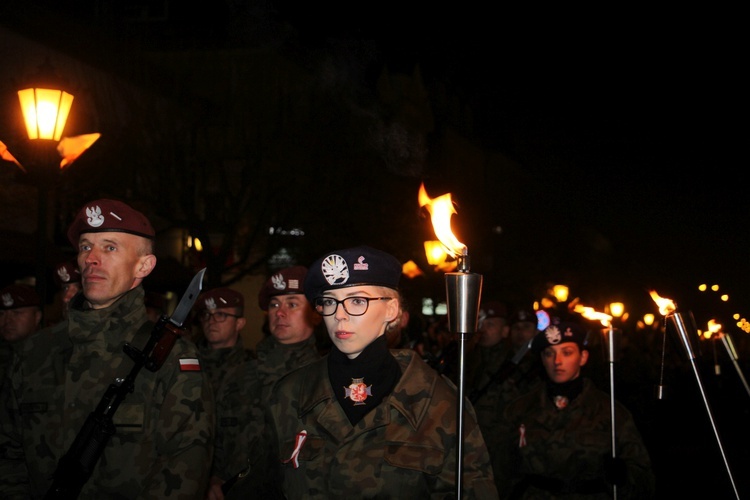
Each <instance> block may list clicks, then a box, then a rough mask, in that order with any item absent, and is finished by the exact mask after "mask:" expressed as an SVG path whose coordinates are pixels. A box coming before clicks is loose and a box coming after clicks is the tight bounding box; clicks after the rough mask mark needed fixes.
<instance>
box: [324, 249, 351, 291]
mask: <svg viewBox="0 0 750 500" xmlns="http://www.w3.org/2000/svg"><path fill="white" fill-rule="evenodd" d="M320 267H321V271H323V277H324V278H325V279H326V281H327V282H328V284H329V285H343V284H344V283H346V282H347V281H349V266H347V265H346V261H345V260H344V258H343V257H342V256H340V255H336V254H332V255H329V256H328V257H326V258H325V259H323V263H322V264H321V265H320Z"/></svg>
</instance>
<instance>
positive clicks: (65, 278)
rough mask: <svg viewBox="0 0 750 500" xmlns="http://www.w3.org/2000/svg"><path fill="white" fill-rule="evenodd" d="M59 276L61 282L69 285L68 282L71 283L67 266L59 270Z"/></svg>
mask: <svg viewBox="0 0 750 500" xmlns="http://www.w3.org/2000/svg"><path fill="white" fill-rule="evenodd" d="M57 275H58V276H59V277H60V281H62V282H63V283H67V282H68V281H70V273H69V272H68V270H67V269H66V268H65V266H63V267H61V268H60V269H58V270H57Z"/></svg>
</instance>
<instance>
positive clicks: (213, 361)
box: [193, 287, 251, 394]
mask: <svg viewBox="0 0 750 500" xmlns="http://www.w3.org/2000/svg"><path fill="white" fill-rule="evenodd" d="M193 309H194V311H195V314H196V316H197V319H198V321H199V322H200V326H201V331H202V333H203V336H202V337H201V338H200V339H199V340H198V342H197V344H198V352H199V353H200V356H201V361H202V365H203V369H204V370H205V371H206V373H207V374H208V376H209V378H210V379H211V384H212V386H213V388H214V394H218V391H219V388H220V387H221V385H222V384H223V381H224V380H225V379H226V378H227V377H231V376H232V374H233V372H234V371H235V370H236V367H237V366H239V365H241V364H242V363H244V361H245V360H246V359H247V358H248V356H250V355H251V353H250V352H249V351H247V350H246V349H245V346H244V345H243V342H242V335H241V334H240V332H241V331H242V329H243V328H244V327H245V324H246V323H247V320H246V319H245V317H244V313H245V298H244V297H243V296H242V294H241V293H240V292H238V291H236V290H232V289H231V288H227V287H220V288H214V289H212V290H208V291H206V292H204V293H203V294H201V296H200V297H198V300H196V301H195V305H194V306H193Z"/></svg>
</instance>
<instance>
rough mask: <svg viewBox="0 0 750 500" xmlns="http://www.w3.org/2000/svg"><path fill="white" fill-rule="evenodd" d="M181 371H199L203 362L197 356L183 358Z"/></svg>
mask: <svg viewBox="0 0 750 500" xmlns="http://www.w3.org/2000/svg"><path fill="white" fill-rule="evenodd" d="M180 371H181V372H199V371H201V363H200V361H198V360H197V359H196V358H182V359H181V360H180Z"/></svg>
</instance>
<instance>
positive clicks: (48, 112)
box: [18, 88, 73, 141]
mask: <svg viewBox="0 0 750 500" xmlns="http://www.w3.org/2000/svg"><path fill="white" fill-rule="evenodd" d="M18 100H19V102H20V103H21V111H22V112H23V119H24V122H25V123H26V133H27V134H28V135H29V139H49V140H55V141H59V140H60V138H61V137H62V133H63V129H64V128H65V122H66V121H67V120H68V114H69V113H70V108H71V106H72V105H73V96H72V95H71V94H69V93H67V92H65V91H62V90H55V89H41V88H30V89H24V90H19V91H18Z"/></svg>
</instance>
